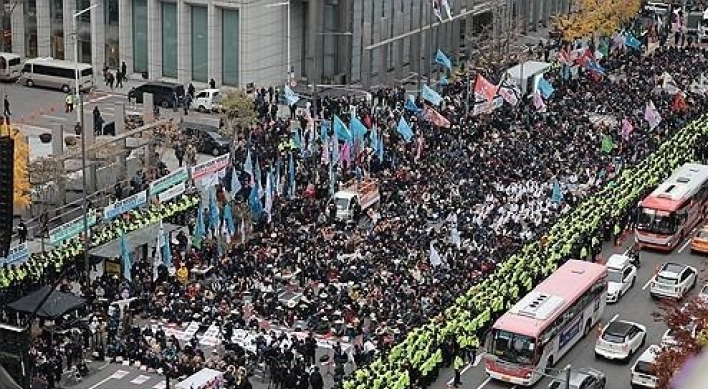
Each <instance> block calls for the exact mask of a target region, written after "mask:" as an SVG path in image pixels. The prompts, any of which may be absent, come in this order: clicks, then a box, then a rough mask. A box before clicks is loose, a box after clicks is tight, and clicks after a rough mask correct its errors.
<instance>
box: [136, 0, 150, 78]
mask: <svg viewBox="0 0 708 389" xmlns="http://www.w3.org/2000/svg"><path fill="white" fill-rule="evenodd" d="M147 32H148V21H147V0H133V70H134V71H135V72H136V73H144V72H147V71H148V37H147Z"/></svg>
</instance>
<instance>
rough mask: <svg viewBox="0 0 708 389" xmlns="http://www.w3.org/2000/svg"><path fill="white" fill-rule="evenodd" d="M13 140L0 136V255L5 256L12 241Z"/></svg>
mask: <svg viewBox="0 0 708 389" xmlns="http://www.w3.org/2000/svg"><path fill="white" fill-rule="evenodd" d="M14 173H15V140H14V139H12V138H10V137H9V136H4V137H1V138H0V256H3V257H4V256H7V253H8V251H10V244H11V243H12V231H13V230H14V228H13V212H14V208H13V194H14V182H15V181H14V176H15V174H14Z"/></svg>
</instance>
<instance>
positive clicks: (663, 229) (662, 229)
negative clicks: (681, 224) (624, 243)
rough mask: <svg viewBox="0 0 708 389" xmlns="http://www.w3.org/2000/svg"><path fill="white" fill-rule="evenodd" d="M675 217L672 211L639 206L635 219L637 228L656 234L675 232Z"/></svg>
mask: <svg viewBox="0 0 708 389" xmlns="http://www.w3.org/2000/svg"><path fill="white" fill-rule="evenodd" d="M677 227H678V226H677V223H676V217H675V214H673V213H668V212H663V211H656V210H654V209H650V208H641V209H640V210H639V217H638V219H637V229H638V230H641V231H647V232H654V233H658V234H666V235H670V234H675V233H676V230H677Z"/></svg>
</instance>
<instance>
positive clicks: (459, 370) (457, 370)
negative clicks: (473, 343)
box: [452, 354, 465, 388]
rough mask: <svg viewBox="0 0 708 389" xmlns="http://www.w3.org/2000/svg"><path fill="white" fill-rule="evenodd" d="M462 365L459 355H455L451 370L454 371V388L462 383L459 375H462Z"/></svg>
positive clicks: (463, 363)
mask: <svg viewBox="0 0 708 389" xmlns="http://www.w3.org/2000/svg"><path fill="white" fill-rule="evenodd" d="M464 365H465V362H464V361H463V360H462V357H461V356H460V355H459V354H458V355H456V356H455V359H454V360H453V362H452V368H453V369H455V381H454V382H453V383H452V384H453V385H454V386H455V387H456V388H458V387H459V386H460V385H462V381H461V380H460V374H462V367H463V366H464Z"/></svg>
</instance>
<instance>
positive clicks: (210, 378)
mask: <svg viewBox="0 0 708 389" xmlns="http://www.w3.org/2000/svg"><path fill="white" fill-rule="evenodd" d="M223 377H224V373H222V372H220V371H218V370H214V369H202V370H199V371H198V372H196V373H194V374H193V375H191V376H189V377H187V378H186V379H185V380H184V381H180V383H178V384H177V386H176V388H177V389H212V388H213V389H216V388H220V387H221V386H220V385H218V383H220V382H221V381H222V380H223Z"/></svg>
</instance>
